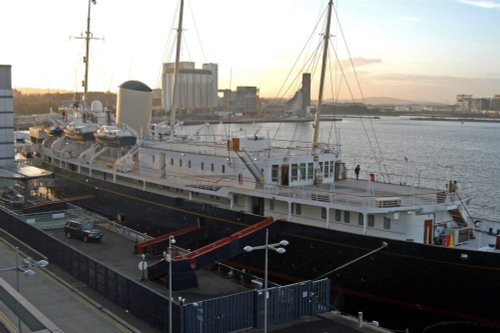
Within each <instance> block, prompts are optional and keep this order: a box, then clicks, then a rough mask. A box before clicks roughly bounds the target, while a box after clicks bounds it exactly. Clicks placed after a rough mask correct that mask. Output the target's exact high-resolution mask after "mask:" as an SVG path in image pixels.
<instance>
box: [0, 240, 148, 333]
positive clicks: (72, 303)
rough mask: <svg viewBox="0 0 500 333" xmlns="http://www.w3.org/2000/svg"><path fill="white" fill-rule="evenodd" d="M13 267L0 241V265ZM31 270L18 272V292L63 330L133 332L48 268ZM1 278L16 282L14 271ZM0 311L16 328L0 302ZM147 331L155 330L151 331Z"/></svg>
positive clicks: (10, 252) (7, 248)
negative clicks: (33, 271)
mask: <svg viewBox="0 0 500 333" xmlns="http://www.w3.org/2000/svg"><path fill="white" fill-rule="evenodd" d="M22 258H23V257H21V258H20V260H21V259H22ZM15 266H16V263H15V250H14V249H13V248H12V247H10V246H9V245H7V244H6V243H5V242H3V240H2V241H0V268H8V267H15ZM34 270H35V272H36V275H35V276H33V277H26V276H24V275H23V274H19V290H20V293H21V294H22V295H23V296H24V297H25V298H26V299H27V300H28V301H29V302H30V303H32V304H33V305H34V306H35V307H36V308H38V309H40V310H41V312H42V313H43V314H44V315H45V316H47V317H48V318H49V319H50V320H51V321H52V322H54V324H56V325H57V326H58V327H59V328H60V329H62V330H63V331H64V332H75V333H78V332H82V333H88V332H93V333H97V332H103V333H104V332H110V333H113V332H133V331H134V328H133V327H132V325H123V324H122V323H121V322H120V320H115V319H113V317H112V316H111V317H110V316H108V315H107V314H106V312H105V311H102V309H99V308H98V305H97V306H96V304H95V303H93V302H89V300H88V299H87V298H85V297H82V295H80V294H79V293H75V292H74V291H72V290H71V289H70V288H68V286H66V285H65V283H64V282H62V281H61V280H59V279H55V278H54V277H53V276H52V274H51V273H50V271H45V270H42V269H41V268H34ZM1 277H2V278H3V279H5V280H6V281H7V282H9V283H10V284H11V285H12V286H15V285H16V272H15V270H12V271H5V272H1ZM0 312H2V314H3V320H4V322H5V324H6V326H7V327H8V328H11V329H12V328H17V318H16V317H15V315H14V314H13V313H11V312H10V311H9V310H8V309H6V308H5V306H4V305H3V303H2V305H1V307H0ZM23 327H24V326H23ZM23 331H25V332H26V331H28V329H27V328H26V327H24V330H23ZM148 331H149V332H155V331H154V330H148Z"/></svg>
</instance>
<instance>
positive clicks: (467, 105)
mask: <svg viewBox="0 0 500 333" xmlns="http://www.w3.org/2000/svg"><path fill="white" fill-rule="evenodd" d="M457 107H458V110H457V111H462V112H469V111H470V110H471V107H472V95H464V94H461V95H457Z"/></svg>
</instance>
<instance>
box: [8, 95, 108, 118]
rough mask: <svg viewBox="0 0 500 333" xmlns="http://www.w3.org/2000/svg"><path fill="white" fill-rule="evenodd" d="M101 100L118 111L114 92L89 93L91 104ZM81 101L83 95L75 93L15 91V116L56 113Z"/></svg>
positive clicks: (106, 105)
mask: <svg viewBox="0 0 500 333" xmlns="http://www.w3.org/2000/svg"><path fill="white" fill-rule="evenodd" d="M96 99H98V100H100V101H101V102H102V104H103V105H104V106H105V107H107V108H108V109H110V110H111V111H114V110H115V109H116V94H115V93H112V92H89V93H88V94H87V100H88V101H89V102H90V103H91V102H92V101H94V100H96ZM79 100H81V94H75V93H45V94H25V93H23V92H22V91H20V90H16V89H14V114H15V115H19V116H22V115H32V114H42V113H49V112H50V109H51V108H52V110H54V112H55V111H56V110H57V108H59V107H60V106H63V105H71V104H72V103H74V102H75V101H79Z"/></svg>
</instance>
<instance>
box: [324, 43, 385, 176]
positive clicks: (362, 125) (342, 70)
mask: <svg viewBox="0 0 500 333" xmlns="http://www.w3.org/2000/svg"><path fill="white" fill-rule="evenodd" d="M333 52H334V54H335V58H336V59H337V61H339V57H338V54H337V50H333ZM339 67H340V71H341V72H342V77H343V78H344V79H345V83H346V87H347V90H348V91H349V94H350V96H351V100H352V101H353V103H355V100H354V94H353V93H352V89H351V85H350V84H349V82H348V81H347V79H346V76H345V72H344V68H343V67H342V65H341V64H340V63H339ZM356 108H357V107H356ZM360 119H362V118H360ZM361 127H362V128H363V132H364V133H365V135H366V138H367V140H368V144H369V146H370V149H371V151H372V153H373V154H374V156H375V161H376V163H377V166H378V169H379V172H380V173H381V174H382V175H383V173H382V169H381V167H380V161H379V159H378V158H377V155H376V154H375V149H374V148H373V143H372V141H371V138H370V136H369V135H368V131H367V130H366V126H365V124H364V122H363V121H361Z"/></svg>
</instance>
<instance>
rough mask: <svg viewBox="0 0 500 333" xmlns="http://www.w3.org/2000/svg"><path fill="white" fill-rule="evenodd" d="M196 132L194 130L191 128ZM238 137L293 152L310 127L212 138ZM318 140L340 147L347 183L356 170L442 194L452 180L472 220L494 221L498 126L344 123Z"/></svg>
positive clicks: (238, 127)
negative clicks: (260, 138) (466, 199)
mask: <svg viewBox="0 0 500 333" xmlns="http://www.w3.org/2000/svg"><path fill="white" fill-rule="evenodd" d="M195 128H196V129H197V128H199V126H193V127H192V129H195ZM241 131H243V132H244V133H246V134H247V135H254V134H255V133H257V134H258V135H269V136H271V137H272V138H274V139H275V140H276V141H277V142H280V143H281V144H282V145H284V146H285V141H287V143H286V144H288V142H290V140H291V141H292V142H293V143H292V146H294V145H300V144H301V143H304V142H309V141H310V138H311V135H312V134H311V133H312V124H311V123H310V122H297V123H255V124H231V125H227V124H220V125H218V126H215V127H214V133H213V134H214V135H226V134H227V133H235V132H241ZM321 137H322V141H323V142H329V143H330V144H331V145H332V147H334V144H336V143H340V144H341V150H342V153H343V156H344V161H345V162H346V166H347V168H348V176H349V177H354V168H355V166H356V165H357V164H359V165H360V166H361V174H360V177H361V178H365V179H367V178H368V177H369V174H370V173H375V174H376V177H377V178H378V179H379V180H380V181H390V182H392V183H406V184H419V185H421V186H430V187H433V188H442V189H443V190H445V187H446V184H447V181H448V180H456V181H457V184H458V186H459V188H460V190H461V191H465V192H466V193H467V194H470V196H471V197H472V201H471V205H470V213H471V215H472V216H474V217H475V218H481V219H486V220H493V221H498V220H499V217H500V205H498V203H499V202H498V197H499V196H500V186H499V183H498V180H497V178H496V176H495V175H496V172H497V171H498V168H499V167H498V164H497V161H499V160H500V145H499V144H498V143H500V124H499V123H488V122H463V123H462V122H452V121H433V120H429V121H425V120H424V121H422V120H419V121H416V120H410V119H409V117H382V118H380V119H368V118H344V119H343V120H342V121H338V122H333V123H330V122H324V123H322V124H321ZM368 138H369V139H368ZM377 145H378V146H377ZM372 147H373V150H374V151H375V152H376V153H377V158H375V157H374V154H373V152H372ZM378 147H380V149H379V148H378ZM380 152H381V154H380ZM377 160H378V161H380V163H378V164H379V165H380V167H379V165H377V162H376V161H377ZM387 174H388V176H387Z"/></svg>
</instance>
